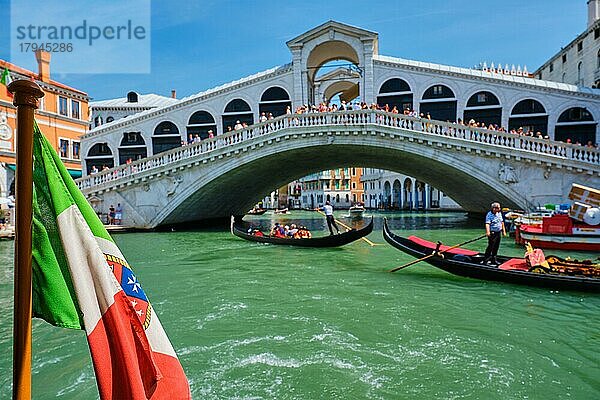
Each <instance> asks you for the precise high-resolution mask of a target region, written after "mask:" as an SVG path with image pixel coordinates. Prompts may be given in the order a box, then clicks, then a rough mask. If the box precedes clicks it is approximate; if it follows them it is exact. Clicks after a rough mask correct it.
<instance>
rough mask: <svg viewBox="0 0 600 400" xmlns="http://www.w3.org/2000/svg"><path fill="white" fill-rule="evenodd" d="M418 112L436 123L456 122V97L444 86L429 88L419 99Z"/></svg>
mask: <svg viewBox="0 0 600 400" xmlns="http://www.w3.org/2000/svg"><path fill="white" fill-rule="evenodd" d="M419 112H420V113H421V114H423V115H424V116H427V115H428V114H429V116H430V117H431V119H435V120H438V121H450V122H454V121H456V97H455V96H454V92H453V91H452V89H450V88H449V87H448V86H446V85H433V86H430V87H429V88H428V89H427V90H426V91H425V93H423V98H422V99H421V104H420V106H419Z"/></svg>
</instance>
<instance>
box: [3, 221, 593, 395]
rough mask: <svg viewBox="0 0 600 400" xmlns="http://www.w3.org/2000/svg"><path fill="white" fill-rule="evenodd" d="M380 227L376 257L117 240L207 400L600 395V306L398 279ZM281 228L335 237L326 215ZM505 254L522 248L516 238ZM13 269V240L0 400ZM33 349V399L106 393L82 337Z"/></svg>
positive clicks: (413, 272)
mask: <svg viewBox="0 0 600 400" xmlns="http://www.w3.org/2000/svg"><path fill="white" fill-rule="evenodd" d="M343 214H344V212H343V211H341V212H339V213H337V215H338V217H340V220H341V221H343V222H346V223H348V222H349V220H345V219H343V218H342V216H343ZM382 215H383V214H377V215H376V217H377V218H376V228H375V231H374V232H373V233H372V234H371V235H370V236H369V239H370V240H372V241H373V242H376V243H381V245H378V246H374V247H371V246H369V245H368V244H367V243H365V242H364V241H359V242H356V243H353V244H350V245H348V246H345V247H342V248H336V249H302V248H292V247H282V246H272V245H260V244H256V243H250V242H246V241H243V240H241V239H238V238H235V237H233V236H232V235H231V234H230V233H229V232H228V231H227V230H225V229H213V230H201V231H186V232H164V233H129V234H120V235H116V236H115V240H116V241H117V243H118V245H119V246H120V248H121V250H122V251H123V253H124V254H125V256H126V257H127V258H128V261H129V262H130V264H131V265H133V267H134V270H135V271H136V273H137V275H138V277H139V279H140V281H141V282H142V284H143V286H144V290H145V291H146V293H147V294H148V296H149V297H150V299H151V300H152V302H153V305H154V308H155V310H156V312H157V313H158V315H159V316H160V318H161V321H162V323H163V325H164V327H165V329H166V331H167V332H168V334H169V336H170V338H171V341H172V342H173V345H174V347H175V348H176V350H177V352H178V354H179V358H180V360H181V363H182V365H183V367H184V369H185V371H186V373H187V376H188V378H189V381H190V384H191V388H192V393H193V395H194V398H197V399H222V398H236V399H243V398H244V399H400V398H419V399H547V398H553V399H565V398H572V399H597V398H600V355H599V354H600V352H599V350H598V349H600V317H599V313H598V310H600V296H598V295H593V294H586V293H577V292H557V291H551V290H547V289H537V288H531V287H524V286H516V285H511V284H504V283H495V282H482V281H477V280H472V279H467V278H461V277H456V276H452V275H450V274H448V273H445V272H443V271H440V270H437V269H434V268H432V267H430V266H428V265H427V264H424V263H421V264H417V265H414V266H412V267H409V268H407V269H405V270H403V271H399V272H397V273H395V274H389V273H386V272H385V271H386V270H387V269H389V268H392V267H395V266H398V265H401V264H403V263H405V262H408V261H411V260H412V258H411V257H409V256H407V255H404V254H402V253H400V252H398V251H397V250H395V249H393V248H392V247H390V246H388V245H387V244H385V245H384V244H383V243H384V241H383V238H382V235H381V223H382V220H381V216H382ZM386 215H387V216H388V218H390V222H391V226H392V228H393V229H394V230H395V231H397V232H401V233H405V234H418V235H420V236H423V237H425V238H429V239H432V240H438V239H441V240H443V241H444V243H448V244H455V243H460V242H462V241H466V240H468V239H471V238H473V237H476V236H477V235H479V234H480V233H481V232H482V227H481V223H480V222H479V221H472V220H468V219H467V218H466V217H465V216H464V215H463V214H461V213H436V214H433V213H428V214H415V213H412V214H400V213H396V214H386ZM278 217H279V216H278ZM272 218H273V216H269V215H268V214H266V215H264V216H262V217H256V218H255V220H256V221H259V222H262V223H264V224H265V226H266V225H269V224H270V223H271V222H272V221H274V220H272ZM284 218H286V219H290V220H291V219H293V220H295V221H298V220H301V221H302V222H303V223H305V224H306V225H308V226H309V227H311V228H312V229H313V230H314V231H315V232H318V231H320V230H323V229H324V223H323V219H322V218H321V217H320V216H319V215H317V214H314V213H309V212H296V213H292V214H291V215H288V216H285V217H282V218H280V219H279V220H283V219H284ZM323 232H324V231H323ZM469 247H470V248H472V249H475V250H483V249H484V248H485V242H484V241H480V242H476V243H473V244H472V245H470V246H469ZM501 253H503V254H508V255H521V254H522V250H521V249H520V248H518V247H516V246H515V245H514V244H512V242H511V241H510V240H507V239H504V241H503V243H502V247H501ZM555 253H558V254H560V252H555ZM563 255H564V253H563ZM574 255H576V256H582V257H586V256H587V257H588V258H589V257H590V256H591V255H590V254H589V253H588V254H585V253H583V254H581V253H580V254H574ZM12 257H13V250H12V242H0V387H1V388H0V398H8V397H9V393H10V381H11V354H12V353H11V352H12V347H11V335H12V321H11V318H12V317H11V314H12V297H11V292H12V278H13V268H12ZM33 342H34V343H33V398H35V399H53V398H61V399H89V398H96V397H97V396H98V395H97V390H96V386H95V380H94V375H93V370H92V366H91V362H90V357H89V352H88V348H87V344H86V340H85V335H84V334H83V332H80V331H70V330H65V329H60V328H54V327H51V326H50V325H48V324H46V323H45V322H43V321H38V320H36V321H35V322H34V327H33Z"/></svg>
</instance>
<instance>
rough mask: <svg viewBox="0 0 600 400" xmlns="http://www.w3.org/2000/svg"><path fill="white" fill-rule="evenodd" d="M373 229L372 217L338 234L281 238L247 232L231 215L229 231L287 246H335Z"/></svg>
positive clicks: (241, 223)
mask: <svg viewBox="0 0 600 400" xmlns="http://www.w3.org/2000/svg"><path fill="white" fill-rule="evenodd" d="M372 231H373V217H371V222H369V224H368V225H366V226H364V227H363V228H361V229H351V230H349V231H347V232H343V233H340V234H338V235H329V236H321V237H312V238H310V239H283V238H276V237H270V236H256V235H251V234H249V233H247V227H246V228H244V225H243V222H242V221H241V219H240V218H235V217H231V233H233V234H234V235H235V236H238V237H241V238H242V239H246V240H250V241H251V242H259V243H271V244H283V245H288V246H301V247H337V246H343V245H345V244H348V243H351V242H354V241H356V240H358V239H360V238H362V237H365V236H367V235H368V234H369V233H371V232H372Z"/></svg>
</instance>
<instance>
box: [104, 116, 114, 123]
mask: <svg viewBox="0 0 600 400" xmlns="http://www.w3.org/2000/svg"><path fill="white" fill-rule="evenodd" d="M114 120H115V119H114V118H113V117H110V116H109V117H106V123H107V124H108V123H109V122H113V121H114Z"/></svg>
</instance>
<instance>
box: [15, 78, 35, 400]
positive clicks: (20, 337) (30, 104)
mask: <svg viewBox="0 0 600 400" xmlns="http://www.w3.org/2000/svg"><path fill="white" fill-rule="evenodd" d="M8 90H9V91H10V92H11V93H13V94H14V99H13V105H15V106H16V107H17V135H16V140H17V145H16V148H17V167H16V184H15V188H16V196H15V198H16V200H17V201H16V205H15V207H16V229H15V271H14V283H15V285H14V315H13V320H14V323H13V324H14V325H13V399H15V400H28V399H31V314H32V311H31V242H32V239H31V227H32V219H33V217H32V214H33V210H32V208H33V118H34V117H33V114H34V111H35V110H36V109H37V108H38V98H40V97H42V96H44V92H42V89H40V87H39V86H38V85H37V83H35V82H33V81H30V80H24V79H21V80H17V81H14V82H11V83H10V84H9V85H8Z"/></svg>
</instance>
